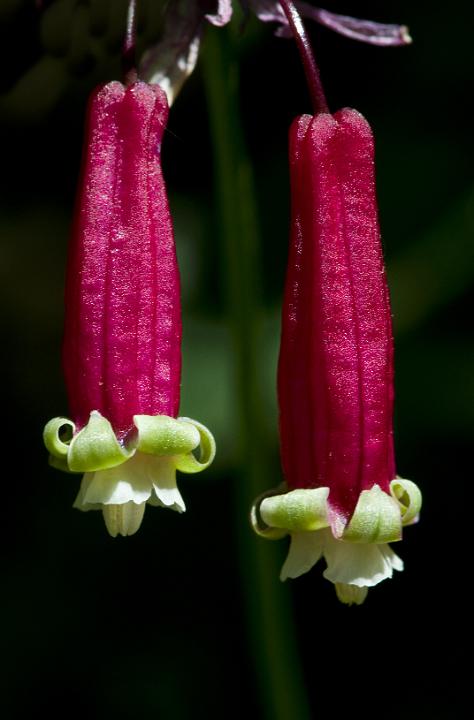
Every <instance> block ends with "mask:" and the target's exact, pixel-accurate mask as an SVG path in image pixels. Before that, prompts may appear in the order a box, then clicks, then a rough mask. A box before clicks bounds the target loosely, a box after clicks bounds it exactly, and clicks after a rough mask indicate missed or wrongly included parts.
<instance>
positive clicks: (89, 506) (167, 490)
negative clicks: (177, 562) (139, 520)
mask: <svg viewBox="0 0 474 720" xmlns="http://www.w3.org/2000/svg"><path fill="white" fill-rule="evenodd" d="M146 502H149V503H150V504H151V505H158V506H161V507H167V508H171V509H172V510H176V511H178V512H184V511H185V510H186V506H185V504H184V500H183V498H182V497H181V493H180V492H179V490H178V488H177V486H176V468H175V466H174V458H173V457H171V456H164V457H158V456H155V455H147V454H145V453H140V452H137V453H135V455H134V456H133V457H131V458H130V460H127V462H125V463H122V464H121V465H117V466H116V467H114V468H109V469H108V470H98V471H97V472H93V473H86V474H85V475H84V476H83V478H82V481H81V487H80V489H79V492H78V494H77V497H76V500H75V502H74V507H75V508H78V509H79V510H97V509H99V510H100V509H102V507H103V506H104V505H113V506H118V505H125V504H127V503H134V504H136V505H142V504H143V503H146ZM111 512H112V511H111ZM111 522H112V521H111ZM121 522H122V521H121ZM124 522H125V521H124Z"/></svg>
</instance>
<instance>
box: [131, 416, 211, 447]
mask: <svg viewBox="0 0 474 720" xmlns="http://www.w3.org/2000/svg"><path fill="white" fill-rule="evenodd" d="M133 422H134V424H135V427H136V428H137V430H138V447H137V449H138V450H140V452H143V453H146V454H147V455H184V454H187V453H190V452H191V451H192V450H194V449H195V448H197V446H198V445H199V442H200V433H199V431H198V429H197V428H196V427H195V425H193V424H192V423H190V422H186V421H184V420H181V419H179V420H176V419H175V418H172V417H168V416H167V415H134V417H133Z"/></svg>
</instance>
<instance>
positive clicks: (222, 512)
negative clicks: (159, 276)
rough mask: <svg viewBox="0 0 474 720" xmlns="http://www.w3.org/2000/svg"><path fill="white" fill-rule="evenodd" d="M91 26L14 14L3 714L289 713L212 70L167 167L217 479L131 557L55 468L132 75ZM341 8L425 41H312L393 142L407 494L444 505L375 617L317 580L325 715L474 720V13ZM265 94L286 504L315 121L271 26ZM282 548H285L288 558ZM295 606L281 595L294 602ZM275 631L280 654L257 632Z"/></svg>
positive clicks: (5, 317) (2, 48)
mask: <svg viewBox="0 0 474 720" xmlns="http://www.w3.org/2000/svg"><path fill="white" fill-rule="evenodd" d="M91 5H92V16H91V15H89V12H90V7H89V4H88V3H78V4H77V6H76V7H75V8H74V3H73V2H72V1H71V2H66V1H61V0H56V2H53V3H51V2H50V3H45V6H46V9H45V10H44V13H43V15H42V16H41V15H40V14H38V13H37V11H36V10H35V3H34V2H26V1H25V2H21V1H20V0H18V1H15V0H10V1H8V0H0V22H1V29H0V57H1V68H2V73H1V77H0V88H1V92H2V94H1V99H0V110H1V118H0V123H1V126H0V127H1V135H0V138H1V144H2V161H1V165H0V167H1V170H0V172H1V179H2V192H1V198H0V201H1V207H0V242H1V260H0V321H1V339H2V346H1V347H2V349H1V353H0V373H1V374H0V382H1V384H2V395H1V396H2V405H1V413H0V414H1V418H2V450H3V453H2V457H3V464H2V473H1V475H2V479H1V483H2V488H3V492H2V496H1V499H2V501H1V510H2V512H1V517H2V536H3V540H2V564H1V568H2V572H1V577H0V582H1V584H2V590H1V593H0V597H1V613H0V622H1V630H0V645H1V651H0V652H1V660H2V665H3V670H2V675H1V678H2V680H3V681H4V682H5V688H6V689H5V691H4V692H3V693H2V694H1V695H0V703H1V705H2V706H3V708H0V711H1V709H3V710H4V717H5V718H10V717H11V718H16V717H18V718H20V717H21V718H23V717H28V718H29V717H34V716H37V715H39V714H40V713H42V712H46V713H48V715H52V714H53V713H59V714H60V716H64V717H87V718H96V717H97V718H99V717H100V718H117V719H119V718H131V717H133V718H143V719H144V720H148V719H149V718H150V719H151V718H173V719H174V718H176V719H178V720H179V719H180V718H193V719H194V718H201V717H202V718H220V717H226V718H233V717H245V718H247V717H249V718H253V717H260V716H265V715H267V716H269V717H272V715H271V714H270V711H269V710H268V706H267V705H266V704H265V703H264V702H262V700H261V695H260V693H259V689H258V683H257V680H256V678H257V676H258V673H257V672H256V670H255V667H254V665H255V663H254V658H255V653H254V651H253V650H252V648H254V647H255V645H254V644H252V642H251V640H250V638H249V632H248V630H247V627H248V620H247V617H246V612H245V607H246V602H247V601H246V598H248V597H249V596H251V595H252V592H253V591H254V589H253V588H249V587H244V585H243V582H244V581H243V579H242V578H243V577H245V576H244V575H242V574H241V563H242V562H244V563H245V558H244V559H243V560H242V558H241V559H240V560H239V547H242V541H239V540H238V539H237V535H236V533H239V534H240V535H241V536H242V535H243V536H244V541H243V542H244V544H245V543H246V545H247V547H248V548H249V552H255V551H256V550H255V548H256V547H257V544H259V543H262V542H263V541H261V540H260V539H258V538H256V537H255V538H254V537H253V536H252V535H251V531H250V529H248V527H247V521H246V518H245V517H242V518H241V519H240V521H239V522H238V521H237V520H236V517H235V511H234V497H235V492H234V489H235V487H236V484H237V483H245V474H243V473H242V472H241V470H240V469H239V462H238V459H236V457H235V453H234V452H233V443H234V437H233V433H234V432H235V421H234V419H233V415H232V412H233V399H232V390H231V386H232V373H231V370H230V369H229V368H230V367H231V361H230V360H229V355H230V351H229V338H228V330H227V329H226V314H225V308H224V302H223V298H224V296H225V288H223V280H222V277H221V274H220V267H221V259H222V258H221V255H220V253H221V248H220V245H219V238H218V237H217V234H216V231H215V212H214V209H213V188H212V162H211V156H212V144H211V138H210V137H209V131H208V124H207V116H206V105H205V99H204V94H203V84H202V78H201V74H200V72H201V71H200V68H199V67H198V70H197V71H196V73H195V75H194V76H193V77H192V79H191V80H190V81H189V82H188V84H187V85H186V86H185V88H184V90H183V91H182V94H181V95H180V97H179V98H178V100H177V101H176V104H175V106H174V107H173V108H172V111H171V115H170V120H169V126H168V133H167V137H166V142H165V143H164V171H165V176H166V178H167V183H168V188H169V193H170V202H171V206H172V210H173V214H174V217H175V223H176V239H177V246H178V253H179V256H180V261H181V269H182V277H183V305H184V323H185V343H184V376H183V396H182V413H183V414H189V415H191V416H193V417H196V418H197V419H199V420H201V421H203V422H205V423H206V424H208V425H209V426H210V427H211V429H213V430H214V431H215V434H216V439H217V442H218V447H219V455H218V459H217V460H216V463H215V465H214V467H213V468H212V469H211V470H209V471H208V472H207V473H206V474H205V475H203V476H196V477H189V478H182V479H181V482H180V487H181V490H182V493H183V495H184V497H185V499H186V504H187V506H188V512H187V513H186V514H185V515H184V516H181V517H180V516H178V515H176V514H174V513H171V512H165V511H161V510H153V509H149V510H147V513H146V515H145V520H144V524H143V527H142V528H141V530H140V532H139V533H138V534H137V535H136V536H134V537H132V538H129V539H127V540H122V539H118V540H112V539H111V538H109V537H108V536H107V534H106V532H105V529H104V527H103V523H102V521H101V518H100V516H99V514H98V513H89V514H87V515H83V514H81V513H78V512H76V511H73V510H72V509H71V504H72V501H73V498H74V496H75V493H76V491H77V480H76V478H74V477H73V478H71V477H69V476H64V475H61V474H60V473H57V472H55V471H53V470H52V469H50V468H49V467H48V465H47V459H46V452H45V450H44V448H43V446H42V439H41V433H42V428H43V425H44V423H45V422H46V421H47V420H48V419H49V418H51V417H53V416H56V415H59V414H61V413H66V412H67V408H66V398H65V394H64V390H63V385H62V378H61V369H60V361H59V354H60V342H61V332H62V328H61V325H62V292H63V274H64V264H65V249H66V243H67V236H68V227H69V218H70V215H71V208H72V203H73V199H74V192H75V184H76V177H77V170H78V165H79V159H80V152H81V143H82V128H83V119H84V108H85V103H86V100H87V97H88V94H89V93H90V91H91V89H92V88H93V86H94V85H95V84H96V83H98V82H102V81H108V80H110V79H113V78H117V77H119V76H120V60H119V48H120V39H121V37H120V36H121V28H122V27H123V23H124V18H125V12H126V7H125V6H126V3H125V2H122V1H120V2H118V1H117V2H113V1H112V0H109V2H106V0H103V1H102V2H98V1H95V2H92V3H91ZM157 5H159V3H152V2H151V1H150V2H148V3H146V2H143V5H142V7H141V9H140V23H141V24H140V43H141V45H142V46H144V45H146V44H147V43H148V42H149V41H150V40H151V39H153V37H155V36H157V35H158V30H159V22H158V21H159V17H160V15H159V11H158V10H157ZM325 7H327V8H328V9H332V10H335V11H338V12H342V13H347V14H352V15H356V16H359V17H370V18H372V19H374V20H379V21H385V22H395V21H400V22H405V23H407V24H408V25H409V26H410V30H411V33H412V36H413V38H414V41H415V42H414V44H413V45H412V46H411V47H408V48H400V49H390V48H389V49H379V48H374V47H369V46H364V45H361V44H358V43H356V42H353V41H351V40H348V39H344V38H341V37H338V36H336V35H334V34H332V33H330V32H329V31H326V30H324V29H322V28H319V27H315V26H314V25H312V26H311V31H310V33H311V37H312V39H313V41H314V45H315V47H316V48H317V55H318V58H319V62H320V66H321V72H322V77H323V81H324V84H325V87H326V92H327V95H328V99H329V103H330V106H331V108H333V109H337V108H338V107H341V106H352V107H356V108H357V109H358V110H360V111H361V112H362V113H363V114H364V115H365V116H366V117H367V118H368V119H369V120H370V122H371V124H372V127H373V128H374V132H375V137H376V147H377V178H378V196H379V204H380V213H381V224H382V230H383V237H384V248H385V254H386V259H387V266H388V274H389V279H390V282H391V292H392V299H393V309H394V319H395V331H396V343H397V344H396V350H397V355H396V362H397V404H396V439H397V459H398V465H399V471H400V474H401V475H402V476H404V477H409V478H411V479H413V480H415V481H416V482H417V483H418V484H419V485H420V487H421V488H422V490H423V493H424V508H423V512H422V519H421V522H420V524H419V525H418V526H417V527H414V528H410V529H409V530H408V531H407V532H406V533H405V539H404V541H403V543H402V544H401V546H400V547H399V548H397V552H399V554H400V555H401V556H402V557H403V559H404V561H405V568H406V569H405V571H404V573H402V574H397V577H395V578H394V579H393V580H392V581H387V582H385V583H383V584H382V585H381V586H379V587H378V588H376V589H375V590H373V591H371V592H370V593H369V598H368V600H367V602H366V603H365V605H364V606H362V607H360V608H347V607H344V606H341V605H339V604H338V602H337V601H336V598H335V595H334V592H333V589H332V588H331V586H330V584H329V583H328V582H327V581H324V580H323V579H322V577H321V572H320V571H318V569H314V570H313V571H312V572H310V573H308V574H307V575H306V576H304V577H302V578H300V579H298V580H297V581H294V582H292V583H291V587H290V589H289V592H290V601H291V604H292V607H293V609H294V617H295V619H296V631H297V634H296V638H297V643H298V646H299V650H300V655H301V658H302V662H303V668H304V677H305V685H306V688H307V693H308V697H309V700H310V703H311V708H312V710H311V716H312V717H314V718H322V717H335V718H340V717H348V716H351V717H364V718H367V719H368V720H369V719H372V718H387V719H395V718H420V717H429V718H432V719H436V720H438V719H440V720H444V719H445V718H446V719H448V718H449V719H451V718H456V719H458V718H465V717H467V716H468V711H469V702H468V691H469V689H470V688H469V684H468V683H469V675H470V674H471V670H472V668H471V667H470V665H471V658H470V648H471V643H472V637H471V629H472V628H471V605H472V591H471V590H469V589H468V583H469V582H470V573H471V565H472V561H471V555H472V553H471V551H470V541H471V535H472V532H471V526H472V520H471V514H472V510H471V506H470V505H469V503H468V499H467V485H468V482H469V481H470V480H471V477H472V462H471V447H472V428H473V426H474V424H473V420H474V410H473V408H474V380H473V378H474V370H473V368H474V343H473V338H472V302H471V301H472V277H473V270H474V262H473V259H474V258H473V255H474V252H473V247H474V244H473V232H472V229H473V223H474V204H473V186H472V145H473V142H472V112H471V108H470V107H469V100H470V98H471V96H472V68H473V64H472V27H473V10H472V7H473V6H472V4H471V3H467V2H463V1H460V0H459V1H457V2H456V0H454V1H453V2H451V3H449V4H444V3H440V2H433V3H421V2H415V3H414V2H409V1H408V0H400V2H384V3H378V2H357V3H356V2H345V3H344V2H327V3H326V5H325ZM58 8H59V10H58ZM91 17H92V22H91V20H90V18H91ZM240 73H241V78H240V80H241V82H240V87H241V110H242V116H243V123H244V129H245V136H246V140H247V144H248V149H249V152H250V155H251V158H252V161H253V163H254V169H255V174H256V187H257V200H258V208H259V221H260V227H261V238H262V240H261V247H260V250H259V254H260V277H261V294H262V303H263V308H264V323H263V327H264V331H263V335H262V343H261V344H262V367H264V369H265V373H264V375H265V379H264V382H265V383H266V385H265V387H266V391H265V392H266V395H265V397H268V400H267V407H265V415H266V417H267V418H268V435H269V438H270V442H271V444H272V447H273V460H272V465H271V466H270V467H269V468H268V469H267V474H269V475H270V476H274V483H273V484H277V483H278V482H279V481H280V471H279V466H278V449H277V437H276V409H275V401H274V397H273V386H274V366H275V358H276V351H277V346H278V311H279V303H280V300H281V288H282V282H283V275H284V264H285V258H286V246H287V227H288V178H287V163H286V142H287V129H288V126H289V124H290V123H291V121H292V119H293V118H294V116H296V115H297V114H300V113H302V112H308V111H309V110H310V108H309V104H308V98H307V94H306V90H305V85H304V78H303V74H302V71H301V68H300V65H299V61H298V57H297V54H296V50H295V48H294V45H293V43H291V42H288V41H285V40H282V39H278V38H275V37H274V36H273V35H272V28H271V27H270V26H263V25H259V24H258V23H257V22H256V21H252V22H251V23H250V24H249V27H248V28H247V31H246V32H245V33H244V34H243V36H242V39H241V63H240ZM256 451H258V449H256ZM251 499H252V498H251V497H250V496H249V502H250V501H251ZM247 536H248V537H247ZM283 545H284V541H282V543H280V544H279V545H278V547H277V546H276V545H275V546H272V549H271V550H269V551H268V552H269V553H273V557H274V556H275V554H276V555H278V558H280V556H281V557H283V553H284V547H283ZM285 590H286V589H285V588H283V587H281V586H280V584H279V582H278V580H277V578H276V576H275V582H274V588H273V591H274V592H275V593H280V592H285ZM255 592H256V590H255ZM255 634H257V637H255ZM253 635H254V641H255V642H256V643H257V644H258V643H259V637H258V628H257V629H254V630H253ZM290 670H291V668H290ZM259 671H260V673H262V674H263V675H265V673H266V672H267V670H266V668H265V667H260V668H259ZM2 714H3V713H2ZM294 717H295V720H298V715H297V714H295V716H294Z"/></svg>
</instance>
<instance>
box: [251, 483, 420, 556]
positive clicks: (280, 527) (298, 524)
mask: <svg viewBox="0 0 474 720" xmlns="http://www.w3.org/2000/svg"><path fill="white" fill-rule="evenodd" d="M390 492H391V494H390V495H388V494H387V493H386V492H384V491H383V490H382V489H381V488H380V487H379V486H378V485H374V486H373V487H372V488H371V489H370V490H364V491H363V492H361V494H360V496H359V501H358V503H357V506H356V509H355V511H354V513H353V515H352V518H351V520H350V522H349V523H348V524H347V525H346V527H345V528H343V529H341V534H340V535H339V539H340V540H344V541H346V542H350V543H361V544H372V543H375V544H382V543H387V542H394V541H397V540H400V539H401V535H402V526H404V525H408V524H410V523H412V522H414V521H415V520H416V518H417V516H418V513H419V511H420V508H421V493H420V490H419V489H418V487H417V486H416V485H415V483H413V482H411V481H410V480H403V479H402V478H396V479H395V480H393V481H392V483H391V485H390ZM328 495H329V488H327V487H323V488H312V489H297V490H292V491H290V492H281V491H280V492H278V490H277V491H273V492H270V493H268V494H267V495H265V496H260V497H259V498H257V500H256V501H255V503H254V505H253V507H252V511H251V523H252V526H253V528H254V530H255V532H256V533H257V534H259V535H261V536H263V537H267V538H269V539H277V538H279V537H282V536H283V535H285V534H287V533H294V532H312V531H315V530H321V529H323V528H326V527H329V525H330V523H329V511H330V508H329V507H328V505H327V499H328Z"/></svg>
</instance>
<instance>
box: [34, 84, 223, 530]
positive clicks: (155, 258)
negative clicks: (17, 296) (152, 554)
mask: <svg viewBox="0 0 474 720" xmlns="http://www.w3.org/2000/svg"><path fill="white" fill-rule="evenodd" d="M167 116H168V103H167V100H166V95H165V93H164V92H163V90H162V89H161V88H160V87H159V86H158V85H147V84H145V83H143V82H134V83H132V84H130V85H129V86H127V87H126V86H124V85H122V84H121V83H119V82H111V83H109V84H107V85H104V86H103V87H100V88H99V89H98V90H96V91H95V92H94V93H93V95H92V98H91V101H90V104H89V110H88V118H87V128H86V139H85V147H84V158H83V168H82V176H81V180H80V184H79V191H78V200H77V207H76V215H75V221H74V225H73V232H72V238H71V245H70V252H69V261H68V272H67V281H66V316H65V335H64V345H63V365H64V373H65V379H66V387H67V392H68V399H69V407H70V415H71V419H69V418H64V417H59V418H54V419H53V420H51V421H50V422H49V423H48V424H47V425H46V427H45V431H44V441H45V444H46V447H47V449H48V450H49V452H50V462H51V464H52V465H53V466H55V467H58V468H60V469H62V470H66V471H68V472H73V473H84V475H83V479H82V482H81V487H80V491H79V494H78V496H77V498H76V501H75V503H74V506H75V507H76V508H78V509H80V510H94V509H101V510H102V511H103V514H104V519H105V523H106V526H107V529H108V531H109V532H110V534H111V535H113V536H115V535H117V534H121V535H131V534H133V533H134V532H136V531H137V530H138V528H139V526H140V523H141V520H142V518H143V514H144V510H145V503H146V502H148V503H150V504H151V505H159V506H163V507H170V508H172V509H173V510H177V511H178V512H183V511H184V510H185V505H184V502H183V499H182V497H181V495H180V493H179V491H178V489H177V487H176V477H175V475H176V470H181V471H182V472H187V473H194V472H199V471H201V470H203V469H204V468H206V467H207V466H208V465H209V464H210V463H211V462H212V460H213V457H214V453H215V445H214V440H213V437H212V435H211V433H210V432H209V431H208V430H207V429H206V428H205V427H204V426H203V425H201V424H200V423H198V422H196V421H195V420H191V419H189V418H179V417H177V414H178V409H179V400H180V373H181V312H180V289H179V273H178V266H177V262H176V252H175V245H174V238H173V230H172V225H171V218H170V213H169V209H168V202H167V198H166V189H165V184H164V180H163V176H162V172H161V161H160V147H161V140H162V136H163V132H164V129H165V125H166V120H167ZM199 446H200V459H199V460H198V459H197V458H196V457H195V455H194V453H193V451H194V450H195V449H196V448H198V447H199Z"/></svg>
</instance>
